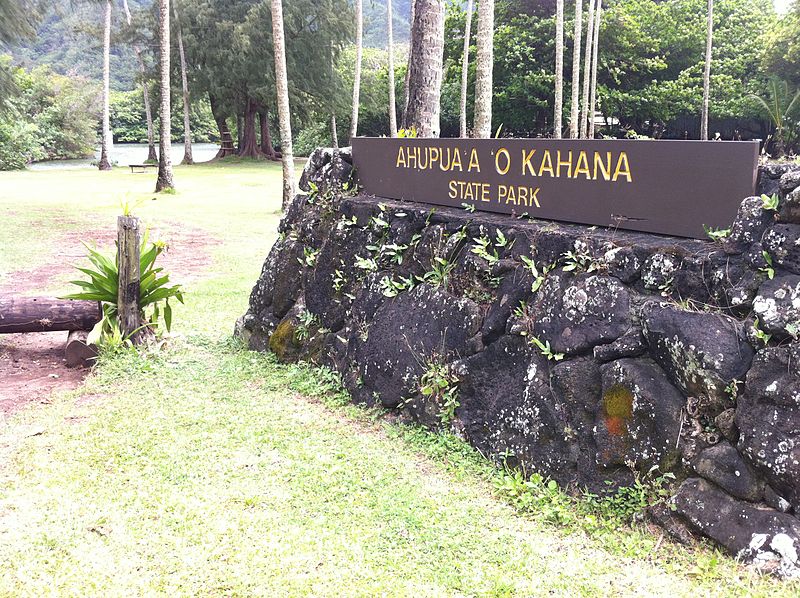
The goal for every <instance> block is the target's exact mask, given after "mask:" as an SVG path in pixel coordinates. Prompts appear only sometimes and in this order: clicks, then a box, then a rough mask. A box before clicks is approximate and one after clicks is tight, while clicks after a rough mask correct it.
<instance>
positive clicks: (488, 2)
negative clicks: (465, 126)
mask: <svg viewBox="0 0 800 598" xmlns="http://www.w3.org/2000/svg"><path fill="white" fill-rule="evenodd" d="M493 68H494V0H478V38H477V58H476V60H475V132H474V136H475V137H476V138H478V139H480V138H486V137H491V136H492V93H493V91H492V89H493V82H492V70H493Z"/></svg>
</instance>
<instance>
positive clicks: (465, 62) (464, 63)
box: [459, 0, 472, 138]
mask: <svg viewBox="0 0 800 598" xmlns="http://www.w3.org/2000/svg"><path fill="white" fill-rule="evenodd" d="M471 33H472V0H467V23H466V27H465V28H464V55H463V57H462V58H461V118H460V120H459V135H460V136H461V137H462V138H463V137H466V136H467V84H468V82H469V42H470V35H471Z"/></svg>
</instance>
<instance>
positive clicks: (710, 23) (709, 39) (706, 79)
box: [700, 0, 714, 141]
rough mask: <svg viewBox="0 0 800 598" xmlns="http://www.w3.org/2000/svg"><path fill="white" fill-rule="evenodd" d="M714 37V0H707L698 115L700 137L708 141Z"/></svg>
mask: <svg viewBox="0 0 800 598" xmlns="http://www.w3.org/2000/svg"><path fill="white" fill-rule="evenodd" d="M713 38H714V0H708V20H707V24H706V64H705V68H704V69H703V111H702V114H701V115H700V139H702V140H703V141H708V104H709V100H710V96H711V48H712V46H713Z"/></svg>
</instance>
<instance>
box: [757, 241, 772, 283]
mask: <svg viewBox="0 0 800 598" xmlns="http://www.w3.org/2000/svg"><path fill="white" fill-rule="evenodd" d="M761 257H762V258H764V262H766V264H767V265H766V266H764V267H762V268H759V269H758V271H759V272H763V273H764V274H766V275H767V278H769V279H770V280H772V279H773V278H775V266H774V264H773V263H772V256H771V255H770V254H769V251H767V250H765V249H762V250H761Z"/></svg>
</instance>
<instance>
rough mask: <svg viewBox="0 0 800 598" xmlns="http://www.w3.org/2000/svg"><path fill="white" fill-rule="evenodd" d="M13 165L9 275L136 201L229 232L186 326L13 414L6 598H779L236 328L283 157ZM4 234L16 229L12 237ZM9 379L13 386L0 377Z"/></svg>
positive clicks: (1, 226) (0, 517)
mask: <svg viewBox="0 0 800 598" xmlns="http://www.w3.org/2000/svg"><path fill="white" fill-rule="evenodd" d="M153 182H154V177H153V176H150V175H131V174H130V173H128V172H127V171H126V170H123V169H118V170H115V171H113V172H112V173H109V174H106V173H99V172H96V171H58V172H24V173H12V174H8V173H0V239H3V243H2V244H0V276H5V277H6V280H8V279H9V278H10V279H11V280H13V274H11V273H12V272H13V271H15V270H20V269H24V268H29V267H31V266H35V265H38V264H41V263H43V262H45V261H47V260H48V259H51V258H50V256H51V254H52V252H53V251H54V249H55V248H57V247H58V243H59V235H63V234H66V233H72V234H74V233H76V232H80V231H81V230H89V229H91V230H96V229H98V228H101V227H104V226H107V227H110V228H111V229H112V230H113V227H114V218H115V216H116V214H117V213H118V211H119V209H118V199H119V198H120V197H124V196H125V195H126V194H129V198H130V200H131V201H132V202H135V201H138V200H140V199H142V200H146V201H145V202H144V203H143V204H142V206H141V208H140V209H139V210H138V212H139V214H140V215H141V216H142V217H143V218H144V219H145V221H147V222H149V223H151V224H152V225H153V226H154V227H159V226H167V227H168V226H169V223H176V222H177V223H180V224H181V225H182V226H190V227H194V228H197V229H202V230H204V231H207V232H208V233H209V234H210V235H213V236H214V237H215V238H217V239H219V240H220V241H221V244H219V245H216V246H214V248H213V252H214V253H213V263H212V266H211V271H210V272H209V273H208V276H207V277H206V278H202V279H199V280H196V281H195V282H193V283H191V284H190V285H189V288H188V290H189V299H188V301H187V305H186V307H184V308H182V309H181V310H180V311H178V312H177V313H176V316H175V317H176V327H175V331H174V332H175V333H176V335H177V336H176V337H175V338H174V339H173V340H171V341H170V343H169V344H168V346H167V347H166V348H165V349H163V350H161V351H159V352H153V353H150V354H146V355H136V354H131V353H123V354H120V355H118V356H115V357H108V358H105V359H103V360H102V361H101V363H100V364H99V366H98V367H97V368H96V369H95V372H94V373H93V375H91V376H90V377H89V378H88V379H87V381H86V383H85V385H84V387H83V388H81V389H79V390H78V391H75V392H70V393H62V394H60V395H56V396H54V397H53V400H52V403H51V404H49V405H46V406H43V405H38V404H37V405H34V406H32V407H31V408H30V409H28V410H26V411H24V412H22V413H19V414H17V415H15V416H13V417H12V418H11V419H10V420H9V421H6V422H2V421H0V434H1V436H0V595H9V596H18V595H30V596H40V595H101V596H130V595H170V596H172V595H187V596H188V595H211V596H217V595H219V596H245V595H266V596H283V595H290V596H304V595H308V596H377V595H387V596H539V595H560V596H572V595H585V596H606V595H632V596H633V595H637V596H642V595H643V596H652V595H661V596H729V595H730V596H734V595H735V596H742V595H758V596H775V595H788V594H791V593H793V592H794V593H797V592H798V591H800V587H798V585H796V584H795V585H791V586H790V585H788V584H781V583H780V582H777V581H775V580H773V579H768V578H761V577H759V576H758V575H756V574H755V573H753V572H751V571H749V570H747V569H744V568H742V567H739V566H738V565H737V564H736V563H734V562H733V561H732V560H731V559H729V558H727V557H723V556H721V555H720V554H718V553H717V552H716V551H712V550H711V549H708V548H701V547H698V548H694V549H691V550H690V549H685V548H681V547H678V546H675V545H674V544H672V543H671V542H669V541H668V540H666V539H663V540H661V539H659V537H658V532H657V531H656V532H655V534H654V533H650V532H648V531H647V530H645V529H640V528H635V529H631V528H622V529H619V530H617V531H614V532H605V533H603V534H600V535H597V534H592V535H590V534H587V533H586V532H584V531H583V529H582V528H581V525H580V524H577V525H570V526H569V527H558V526H555V525H552V524H549V523H547V522H545V521H543V520H542V519H541V518H539V517H537V516H536V515H531V516H521V515H519V514H517V513H516V512H515V511H514V510H513V509H512V508H511V507H510V506H508V505H507V504H506V503H505V502H503V501H502V500H501V499H499V498H497V497H496V496H495V494H494V490H493V486H492V483H491V482H492V480H493V479H495V478H496V477H497V474H496V473H495V472H494V470H492V469H491V468H490V467H488V466H487V464H486V463H485V462H484V461H483V460H482V459H481V458H480V457H479V456H478V455H477V454H476V453H475V452H474V451H472V450H471V449H469V448H468V447H466V446H464V445H463V444H462V443H460V442H459V441H457V440H455V439H454V438H452V437H449V436H443V435H433V434H429V433H425V432H422V431H420V430H418V429H413V428H405V427H401V426H398V425H395V424H389V423H385V421H384V419H383V418H381V417H380V415H381V414H380V413H377V412H374V411H373V412H370V411H364V410H361V409H358V408H355V407H348V406H345V405H344V401H343V400H342V397H341V394H340V393H339V392H338V391H337V389H336V387H335V383H334V382H333V381H332V380H331V378H330V377H329V376H325V375H323V374H321V373H319V372H315V371H312V370H310V369H309V368H306V367H303V366H286V365H279V364H277V363H275V362H274V360H273V359H271V358H270V357H269V356H265V355H260V354H255V353H250V352H247V351H245V350H243V349H242V348H241V347H240V346H239V345H238V344H237V343H236V342H235V341H233V340H232V339H231V338H230V336H231V331H232V329H233V325H234V321H235V319H236V318H237V317H238V316H240V315H241V314H242V313H243V312H244V310H245V307H246V303H247V299H248V295H249V290H250V288H251V286H252V285H253V283H254V282H255V279H256V277H257V275H258V272H259V270H260V267H261V264H262V262H263V259H264V257H265V256H266V254H267V251H268V249H269V246H270V245H271V244H272V242H273V241H274V240H275V238H276V226H277V223H278V219H279V213H278V208H279V205H280V197H279V195H280V166H279V165H265V164H233V165H211V166H194V167H190V168H186V167H179V168H177V169H176V182H177V185H178V189H179V191H178V193H177V194H176V195H163V196H158V198H157V200H156V201H151V200H152V198H153V197H154V196H153V194H152V193H151V191H152V186H153ZM6 240H8V241H6ZM0 383H2V382H0Z"/></svg>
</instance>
